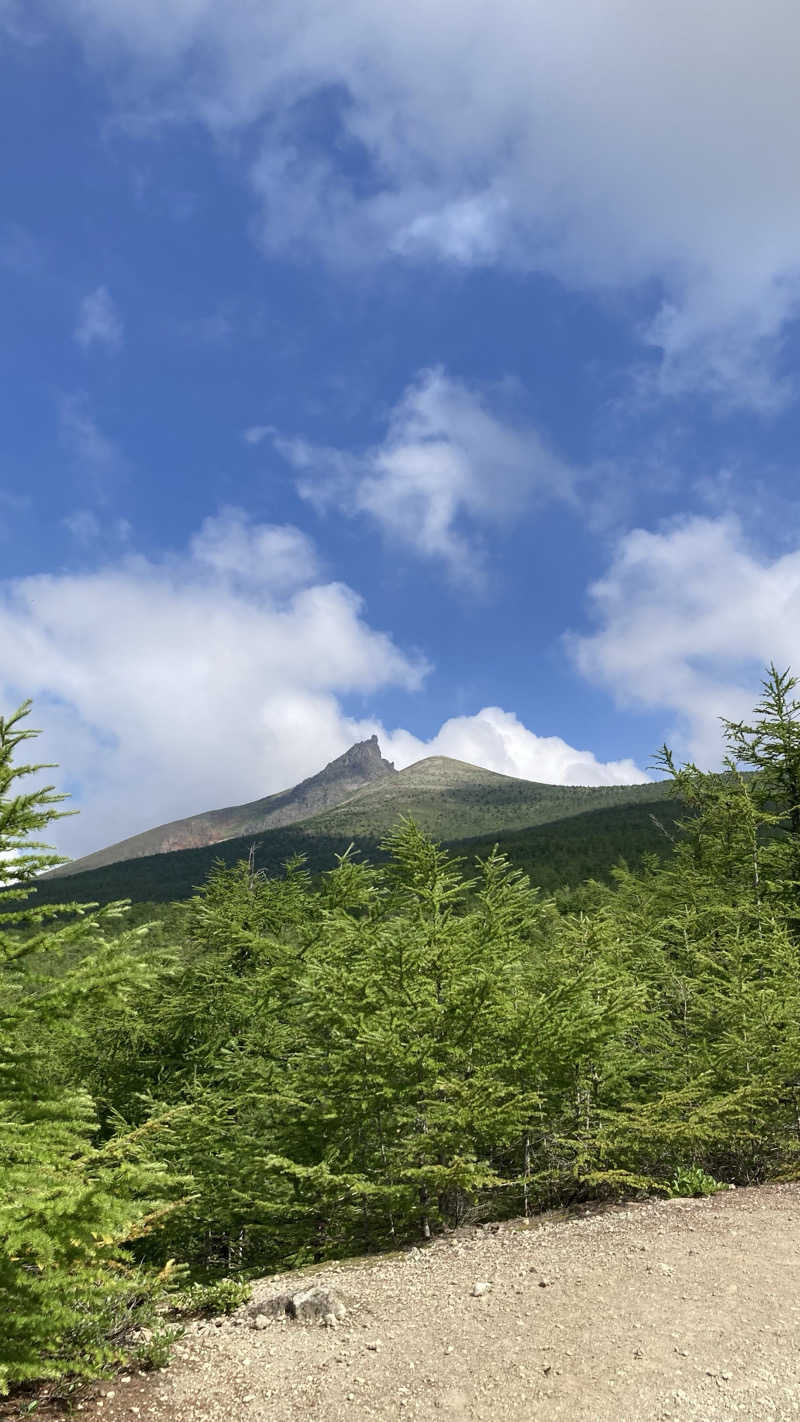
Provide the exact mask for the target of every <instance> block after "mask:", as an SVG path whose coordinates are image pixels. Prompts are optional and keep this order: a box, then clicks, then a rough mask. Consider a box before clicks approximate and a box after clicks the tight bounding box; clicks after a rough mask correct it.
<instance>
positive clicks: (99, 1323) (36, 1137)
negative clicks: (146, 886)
mask: <svg viewBox="0 0 800 1422" xmlns="http://www.w3.org/2000/svg"><path fill="white" fill-rule="evenodd" d="M28 711H29V705H28V704H25V705H24V706H22V707H21V708H20V709H19V710H18V711H17V712H16V713H15V714H14V715H12V716H10V717H8V718H2V717H0V882H2V883H3V884H4V886H5V887H4V888H3V890H2V892H0V1316H2V1319H3V1325H2V1338H1V1339H0V1392H5V1391H7V1389H8V1388H9V1386H10V1385H11V1384H12V1383H19V1382H24V1381H25V1380H28V1379H31V1378H39V1377H58V1376H61V1375H65V1374H70V1373H85V1374H91V1373H96V1372H97V1371H99V1370H101V1369H102V1368H104V1367H106V1366H108V1364H109V1363H110V1362H112V1361H113V1360H114V1359H115V1358H117V1357H119V1356H120V1353H121V1349H122V1347H123V1343H124V1338H125V1335H126V1333H127V1331H128V1330H129V1327H130V1326H131V1320H132V1318H133V1317H134V1316H135V1315H138V1314H141V1313H144V1314H145V1315H148V1314H149V1311H150V1310H151V1307H152V1302H153V1297H154V1294H155V1292H157V1291H158V1286H157V1285H156V1283H155V1282H154V1281H153V1280H149V1279H146V1278H145V1276H144V1275H143V1274H142V1271H141V1269H140V1268H139V1267H138V1266H137V1265H136V1264H135V1262H134V1261H133V1260H132V1259H131V1257H130V1255H128V1254H126V1253H125V1252H124V1250H123V1249H122V1245H123V1244H124V1242H125V1241H127V1240H129V1239H130V1238H131V1237H132V1235H133V1234H134V1233H137V1234H138V1233H141V1232H142V1231H143V1230H144V1229H146V1227H147V1221H148V1216H150V1215H151V1214H152V1212H153V1211H157V1210H158V1209H160V1208H161V1204H162V1199H161V1197H162V1192H163V1187H164V1181H163V1178H161V1177H160V1172H159V1170H158V1167H157V1165H156V1164H155V1163H154V1162H153V1161H152V1159H150V1157H149V1149H148V1148H145V1147H144V1146H143V1143H142V1142H141V1140H138V1139H136V1138H133V1137H128V1138H125V1137H124V1136H123V1137H119V1138H118V1139H116V1140H114V1141H112V1142H108V1143H106V1144H104V1145H101V1146H98V1145H97V1144H95V1132H96V1125H97V1122H96V1115H95V1109H94V1103H93V1101H92V1099H91V1097H90V1095H89V1094H88V1093H87V1091H86V1089H85V1087H84V1084H83V1083H82V1082H80V1081H79V1080H76V1079H74V1078H73V1077H71V1076H70V1074H69V1071H68V1069H67V1066H66V1053H65V1052H62V1047H63V1046H64V1045H65V1043H66V1042H67V1041H68V1038H69V1035H70V1032H71V1030H72V1021H73V1016H74V1014H75V1013H76V1012H78V1011H79V1012H81V1013H83V1014H87V1015H88V1014H92V1015H97V1016H99V1017H102V1015H103V1013H104V1011H105V1010H106V1009H107V1007H108V1005H109V1004H110V1003H111V1002H112V1001H124V1000H125V999H126V997H127V998H129V997H130V995H131V994H132V993H133V992H134V991H135V989H136V987H137V985H138V982H139V980H140V978H139V975H137V972H136V963H135V956H134V953H133V951H132V950H133V946H134V945H133V944H132V943H131V942H129V941H127V940H126V939H125V937H124V936H123V937H119V936H117V937H114V938H113V939H112V938H110V937H107V936H106V935H105V934H104V927H105V925H106V924H107V923H109V922H111V921H113V920H115V918H116V917H118V915H119V912H120V909H119V906H111V907H109V908H107V909H105V910H103V911H101V912H99V913H93V912H92V911H91V906H88V908H78V907H77V906H75V905H72V906H70V910H71V912H70V913H69V916H68V918H67V920H66V922H64V923H63V924H61V925H60V926H59V924H58V920H57V917H56V914H55V912H54V910H53V909H45V908H43V907H42V906H41V905H37V904H36V902H35V901H34V902H33V903H31V904H28V903H27V902H26V893H27V886H28V885H29V884H30V882H31V880H32V879H33V877H34V876H35V874H36V873H37V872H38V871H39V870H41V869H42V868H44V867H47V866H48V865H51V864H53V863H54V862H57V856H54V855H53V854H51V853H49V852H48V851H47V850H46V849H45V848H44V847H43V846H42V845H41V844H40V843H39V842H38V841H32V840H31V839H30V838H29V836H30V833H31V832H34V833H35V832H37V831H39V830H40V829H43V828H44V827H45V826H46V825H47V824H49V823H50V822H51V821H52V820H53V819H55V818H57V816H58V814H59V813H60V812H59V811H57V810H56V809H55V808H54V807H55V806H56V805H57V804H58V803H59V802H60V800H61V799H63V797H62V796H58V795H56V794H55V793H54V792H53V790H52V789H51V788H50V787H45V788H44V789H35V790H32V791H29V792H26V793H21V792H20V791H19V790H18V782H19V781H20V780H21V779H24V778H26V777H30V776H32V775H36V774H37V773H38V772H39V771H41V770H42V769H43V768H45V767H43V766H40V765H28V764H22V765H17V764H15V752H16V751H17V749H18V747H19V746H20V744H21V743H22V742H23V741H25V740H27V739H28V738H30V737H31V736H32V735H33V734H35V733H34V732H32V731H30V730H29V729H27V728H25V727H24V726H23V722H24V719H25V717H26V716H27V714H28ZM12 900H13V908H11V909H9V910H7V911H5V912H3V911H2V909H3V905H4V904H6V905H7V904H8V903H9V902H11V901H12ZM134 938H135V935H134Z"/></svg>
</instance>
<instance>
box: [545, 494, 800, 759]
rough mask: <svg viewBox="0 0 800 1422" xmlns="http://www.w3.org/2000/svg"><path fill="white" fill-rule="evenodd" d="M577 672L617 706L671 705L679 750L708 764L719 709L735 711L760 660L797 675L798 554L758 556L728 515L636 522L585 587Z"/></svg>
mask: <svg viewBox="0 0 800 1422" xmlns="http://www.w3.org/2000/svg"><path fill="white" fill-rule="evenodd" d="M591 601H592V605H593V610H594V614H595V617H596V620H597V623H598V627H597V630H596V631H595V632H594V633H593V634H592V635H590V636H586V637H578V638H574V639H573V641H572V648H573V652H574V655H575V658H576V661H577V665H578V667H579V669H580V670H581V671H582V672H583V673H584V675H585V676H587V677H589V678H590V679H591V680H593V681H595V682H597V683H600V684H601V685H603V686H605V687H607V688H608V689H609V690H610V691H611V692H612V693H613V694H614V696H615V697H616V699H617V701H618V702H619V703H620V704H622V705H627V706H645V707H651V708H659V709H661V708H670V709H671V710H672V711H673V713H675V715H676V717H677V725H676V729H675V734H676V735H677V737H678V739H679V744H680V746H681V747H682V748H683V749H685V750H687V751H688V752H689V753H690V754H691V755H692V756H694V757H695V758H697V759H698V760H699V761H700V762H701V763H704V764H714V763H718V761H719V758H720V754H721V736H720V727H719V721H718V718H719V716H727V717H728V718H729V719H731V720H735V719H737V718H738V717H740V716H746V715H747V714H748V713H749V712H750V710H751V708H752V706H753V704H754V700H755V699H756V693H757V691H758V687H759V675H760V673H761V671H762V670H763V668H764V667H765V665H766V664H767V663H769V662H770V661H774V662H776V663H777V664H778V665H779V666H780V667H781V668H783V667H785V666H793V667H794V668H795V669H796V670H798V671H800V550H795V551H792V552H789V553H786V554H784V555H783V556H780V557H775V558H772V559H770V558H768V557H765V556H762V555H759V554H758V553H757V552H756V551H754V550H753V548H752V547H750V546H749V545H748V542H747V539H746V537H745V535H744V533H743V530H742V527H741V525H740V524H739V522H738V521H737V520H736V519H733V518H717V519H711V518H691V519H687V520H685V521H683V522H681V523H678V524H674V525H672V526H671V527H668V528H666V529H664V530H663V531H661V532H657V533H652V532H648V531H646V530H644V529H636V530H634V531H633V532H631V533H629V534H627V535H626V536H625V537H624V538H623V539H622V540H621V542H620V544H619V546H618V548H617V550H616V553H615V556H614V558H613V561H612V563H611V566H610V568H609V570H608V572H607V574H606V575H605V577H604V578H602V579H601V580H600V581H599V582H597V583H595V584H594V586H593V587H592V589H591Z"/></svg>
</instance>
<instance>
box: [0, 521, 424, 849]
mask: <svg viewBox="0 0 800 1422" xmlns="http://www.w3.org/2000/svg"><path fill="white" fill-rule="evenodd" d="M0 645H2V647H3V661H2V668H0V704H4V705H5V706H6V707H10V706H12V705H14V704H16V703H17V702H18V701H20V700H22V699H23V697H24V696H28V695H30V696H33V697H34V700H35V703H36V705H35V717H34V721H35V724H40V725H42V726H43V728H44V734H43V736H42V738H41V741H40V743H39V746H38V749H39V750H40V752H41V753H42V759H45V760H52V761H55V762H58V763H60V764H61V765H62V766H63V767H64V770H63V772H62V773H61V775H60V776H59V779H60V781H61V783H63V777H64V776H66V777H68V780H69V785H70V788H72V789H73V790H74V791H75V797H76V803H78V804H79V805H80V806H81V807H82V808H83V809H84V813H83V814H81V815H80V816H79V817H77V818H74V819H68V820H65V821H64V822H63V823H62V825H61V826H60V827H58V833H57V836H56V837H57V840H58V843H59V844H60V845H62V846H63V847H64V848H65V849H66V850H67V852H69V853H72V854H79V853H82V852H86V851H89V850H92V849H95V848H97V847H98V846H99V845H101V844H104V843H110V842H112V841H114V840H117V839H120V838H121V837H123V836H125V835H127V834H131V833H134V832H136V831H137V830H139V829H145V828H147V827H148V826H151V825H154V824H158V823H160V822H163V821H165V820H169V819H173V818H176V817H180V816H182V815H185V814H189V813H192V812H193V811H196V810H202V809H206V808H209V807H212V806H214V805H221V804H231V803H235V802H237V801H244V800H249V799H255V798H257V797H258V796H260V795H265V794H268V793H270V792H271V791H276V790H280V789H282V788H284V787H285V786H286V785H289V784H292V783H294V782H296V781H297V780H300V779H302V778H303V777H304V776H306V775H309V774H312V773H313V772H314V771H316V770H318V769H320V767H321V766H322V765H323V764H324V763H325V762H326V761H327V760H330V759H331V758H333V757H334V756H336V755H338V754H340V753H341V752H342V751H343V750H344V749H345V748H346V747H347V746H348V745H349V744H351V743H352V742H353V741H354V740H356V739H360V738H361V736H363V735H368V734H371V731H372V729H373V727H372V723H370V724H369V726H367V724H366V723H362V722H358V721H354V720H352V719H350V718H348V717H347V716H346V715H345V714H344V713H343V711H342V708H341V705H340V701H339V697H341V696H343V695H346V694H348V693H361V694H365V695H369V694H372V693H374V692H376V691H378V690H379V689H380V688H382V687H386V686H389V685H399V686H402V687H406V688H414V687H416V686H418V685H419V684H420V681H421V678H422V676H423V674H424V666H423V664H422V663H421V662H420V660H418V659H413V658H411V657H409V656H406V655H405V654H404V653H403V652H402V651H401V650H400V649H399V648H398V647H397V646H396V645H395V644H394V643H393V642H392V640H391V639H390V638H389V637H388V636H386V635H385V634H383V633H381V632H379V631H376V630H374V629H373V628H372V627H370V626H369V624H368V623H367V621H366V620H365V618H364V615H363V610H362V606H361V601H360V599H359V598H358V596H357V595H356V594H355V593H354V592H353V591H352V590H351V589H350V588H348V587H346V586H344V585H342V584H341V583H325V582H322V581H319V580H318V579H317V580H315V572H314V560H313V550H312V549H311V548H310V546H309V545H308V542H307V540H306V539H305V538H304V537H303V535H302V534H301V533H299V532H298V530H296V529H292V528H280V527H272V526H263V525H257V524H248V522H247V521H246V520H245V518H244V517H243V516H242V515H237V514H236V513H234V512H232V511H230V510H229V511H227V512H226V513H225V514H224V515H222V516H221V518H220V519H218V520H214V519H210V520H208V521H207V522H206V523H205V524H204V525H203V528H202V529H201V531H200V532H199V534H198V535H197V537H196V538H195V539H194V541H193V543H192V545H191V547H190V549H189V551H188V552H187V553H184V554H181V555H176V556H174V557H172V558H170V559H166V560H164V561H161V562H154V561H151V560H149V559H146V558H143V557H137V556H131V557H128V558H127V559H125V560H123V561H121V562H116V563H114V564H113V565H109V566H103V567H99V568H97V569H96V570H95V571H90V572H83V573H63V574H57V575H40V576H34V577H26V578H21V579H18V580H15V581H7V582H5V583H3V584H0Z"/></svg>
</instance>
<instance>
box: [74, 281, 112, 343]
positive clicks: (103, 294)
mask: <svg viewBox="0 0 800 1422" xmlns="http://www.w3.org/2000/svg"><path fill="white" fill-rule="evenodd" d="M123 334H124V333H123V326H122V318H121V316H120V314H119V311H118V310H117V307H116V305H115V304H114V302H113V301H112V299H111V293H110V292H109V290H108V287H107V286H98V287H96V288H95V290H94V291H92V292H90V293H89V295H88V296H86V297H84V299H83V301H82V302H81V306H80V311H79V313H78V322H77V325H76V327H75V340H76V341H77V343H78V345H79V346H80V347H81V349H82V350H85V351H88V350H91V349H92V348H93V347H94V346H99V347H101V348H102V349H104V350H107V351H118V350H119V349H120V348H121V346H122V343H123Z"/></svg>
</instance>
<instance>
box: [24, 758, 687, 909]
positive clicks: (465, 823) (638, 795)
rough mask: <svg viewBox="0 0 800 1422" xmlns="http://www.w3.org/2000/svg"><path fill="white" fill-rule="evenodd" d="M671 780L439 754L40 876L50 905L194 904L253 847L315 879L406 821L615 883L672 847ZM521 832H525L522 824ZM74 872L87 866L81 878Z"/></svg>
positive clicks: (462, 846)
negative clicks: (629, 781) (615, 875)
mask: <svg viewBox="0 0 800 1422" xmlns="http://www.w3.org/2000/svg"><path fill="white" fill-rule="evenodd" d="M669 789H670V784H669V782H667V781H661V782H656V783H648V784H643V785H609V786H591V787H588V786H571V785H568V786H560V785H539V784H536V783H535V782H533V781H529V780H516V779H514V778H513V777H512V776H509V775H496V774H494V773H493V772H492V771H488V770H482V769H480V768H479V767H478V766H473V765H465V764H463V763H462V762H460V761H454V760H447V759H445V758H444V757H435V758H434V757H432V758H431V759H429V760H424V761H420V762H419V763H418V764H417V765H414V766H410V767H409V768H408V770H404V771H400V772H399V773H395V774H393V775H392V776H391V777H383V778H381V779H380V780H378V781H376V783H374V784H371V785H369V786H368V787H367V788H366V789H364V790H361V791H359V792H358V793H355V794H353V795H352V796H350V797H349V798H348V799H347V801H346V803H344V804H342V805H341V806H339V807H338V808H337V809H335V810H333V811H327V812H323V813H320V814H317V815H314V816H313V817H312V818H310V819H304V820H301V821H300V822H299V823H297V824H292V825H287V826H285V827H281V828H276V829H266V830H263V831H261V832H260V833H254V832H248V833H247V834H245V835H240V836H237V837H236V838H230V839H225V840H222V841H221V842H220V843H213V844H209V845H206V846H204V847H202V848H195V849H183V850H173V851H172V852H171V853H159V854H149V855H140V856H138V857H136V858H130V859H123V860H111V861H109V862H108V863H106V862H105V859H106V858H107V854H108V852H107V851H106V852H104V854H103V856H102V858H103V861H104V862H103V863H102V864H101V866H100V867H97V868H92V869H86V868H84V867H83V866H85V865H87V864H89V863H90V862H92V863H94V862H95V861H96V859H98V858H99V857H100V856H89V858H88V859H84V860H80V861H78V863H77V864H67V865H65V866H64V869H63V870H62V871H60V873H59V878H65V879H66V878H68V879H69V880H71V881H72V882H70V883H58V882H53V881H51V880H40V881H39V887H38V894H39V899H40V902H42V903H56V902H59V901H60V900H61V899H62V898H63V897H64V895H65V894H72V895H78V896H80V897H81V898H84V899H86V898H88V899H92V900H97V901H98V902H100V903H108V902H109V901H110V900H113V899H118V898H130V899H132V900H134V901H135V902H139V903H141V902H151V903H165V902H170V901H172V900H174V899H185V898H190V897H191V895H192V894H193V893H194V891H195V889H196V888H197V886H198V885H199V884H201V883H202V882H203V880H204V879H205V878H206V876H207V875H208V873H209V872H210V870H211V868H212V867H213V865H214V864H218V863H221V864H228V865H231V864H236V863H237V862H238V861H239V860H240V859H243V858H247V857H249V855H250V852H251V850H252V851H253V854H254V863H255V867H256V868H257V869H260V870H262V871H263V872H264V873H266V874H270V875H272V874H278V873H280V872H281V869H282V866H283V864H284V863H285V862H286V860H287V859H290V858H291V857H292V856H293V855H297V854H299V855H302V856H303V858H304V861H305V864H306V867H307V868H308V870H309V872H310V873H312V874H321V873H323V872H325V871H327V870H329V869H332V868H333V866H334V864H335V862H336V855H337V854H343V853H344V851H345V850H346V849H347V848H348V847H349V846H350V845H353V846H354V848H355V849H357V850H358V851H359V853H361V854H362V855H363V856H366V857H367V858H369V859H371V860H374V861H378V860H380V859H381V858H382V857H383V850H382V849H381V843H382V839H383V837H384V836H385V835H386V834H387V833H388V832H389V831H390V830H391V829H392V827H393V826H394V825H395V824H396V822H397V820H398V818H399V817H400V816H401V815H405V816H407V817H410V818H412V819H413V820H414V822H415V823H416V824H417V825H418V826H419V828H421V829H422V830H424V832H425V833H427V834H430V835H432V836H433V837H434V838H436V839H440V840H441V841H442V842H443V843H445V844H447V845H448V846H449V847H450V848H452V850H453V851H454V852H457V853H461V852H464V853H468V854H474V853H477V852H482V851H487V852H488V850H489V849H491V847H492V845H494V844H499V846H500V847H501V849H502V850H503V852H504V853H505V854H507V855H508V856H509V859H510V860H511V862H512V863H513V864H515V865H517V866H519V867H521V868H524V869H525V872H526V873H527V874H529V875H530V878H531V882H532V883H533V884H536V885H538V886H539V887H541V888H545V889H554V888H557V887H558V886H559V885H562V884H569V885H574V884H578V883H580V882H581V881H582V880H584V879H587V878H591V877H593V878H600V879H608V877H609V874H610V872H611V870H612V869H613V868H614V866H615V865H616V864H619V863H620V861H622V860H625V862H626V863H628V864H630V865H636V864H639V863H640V862H641V860H642V859H643V857H644V856H645V855H646V854H651V853H652V854H658V855H663V854H665V853H668V852H669V851H670V848H671V844H670V838H669V836H670V835H671V833H672V830H671V826H672V824H673V821H674V818H675V814H676V810H675V804H674V801H673V800H671V799H670V797H669ZM520 826H522V827H521V828H520ZM77 871H80V873H79V877H78V874H77Z"/></svg>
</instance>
